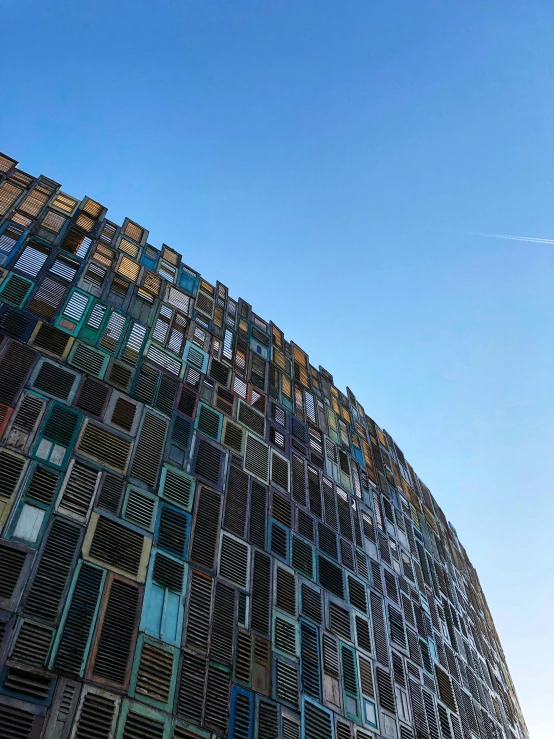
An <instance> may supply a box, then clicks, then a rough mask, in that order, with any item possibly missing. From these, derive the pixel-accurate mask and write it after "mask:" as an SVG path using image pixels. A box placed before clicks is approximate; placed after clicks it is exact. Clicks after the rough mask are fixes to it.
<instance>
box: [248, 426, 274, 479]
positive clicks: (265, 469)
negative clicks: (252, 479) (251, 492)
mask: <svg viewBox="0 0 554 739" xmlns="http://www.w3.org/2000/svg"><path fill="white" fill-rule="evenodd" d="M244 469H245V470H246V472H249V473H250V474H251V475H255V476H256V477H258V478H260V479H261V480H263V481H264V482H266V483H267V482H268V479H269V447H268V446H267V444H264V443H263V442H262V441H259V440H258V439H257V438H256V437H255V436H252V435H251V434H248V435H247V437H246V452H245V457H244Z"/></svg>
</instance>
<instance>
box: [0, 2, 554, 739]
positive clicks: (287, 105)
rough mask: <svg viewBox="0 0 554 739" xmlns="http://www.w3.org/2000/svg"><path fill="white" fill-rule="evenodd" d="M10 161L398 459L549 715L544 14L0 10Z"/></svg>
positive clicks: (337, 5) (548, 9)
mask: <svg viewBox="0 0 554 739" xmlns="http://www.w3.org/2000/svg"><path fill="white" fill-rule="evenodd" d="M1 14H2V27H3V33H2V62H1V66H0V70H1V71H0V98H1V108H0V111H1V112H0V149H1V150H3V151H5V152H6V153H7V154H9V155H11V156H13V157H15V158H16V159H18V160H19V161H20V162H21V167H22V169H24V170H26V171H29V172H30V173H32V174H35V175H38V174H40V173H43V174H45V175H47V176H49V177H51V178H53V179H55V180H57V181H58V182H61V183H62V184H63V188H64V189H65V190H66V191H67V192H69V193H71V194H72V195H76V196H79V197H80V196H82V195H85V194H86V195H90V196H91V197H93V198H96V199H98V200H100V201H101V202H102V203H103V204H105V205H107V206H108V207H109V216H110V217H111V218H112V219H114V220H116V221H117V222H121V221H122V219H123V218H124V217H125V216H129V217H130V218H133V219H135V220H137V221H138V222H139V223H141V224H143V225H144V226H145V227H146V228H148V229H150V241H151V243H152V244H154V245H156V246H159V245H160V244H161V243H162V241H164V242H165V243H167V244H169V245H170V246H172V247H174V248H176V249H178V250H179V251H180V252H181V253H182V254H183V255H184V260H185V262H186V263H188V264H190V265H191V266H192V267H194V268H196V269H198V270H200V271H201V272H202V274H203V275H204V276H205V277H206V278H207V279H208V280H210V281H214V280H216V279H219V280H221V281H222V282H223V283H224V284H226V285H227V286H228V287H229V290H230V294H231V295H232V296H233V297H235V298H238V297H239V296H241V297H244V298H245V299H246V300H248V302H250V303H251V304H252V305H253V306H254V309H255V310H256V311H257V312H258V313H259V314H260V315H261V316H263V317H264V318H266V319H268V320H269V319H272V320H274V321H275V323H277V325H278V326H279V327H280V328H282V329H283V330H284V331H285V334H286V335H287V337H288V338H289V339H293V340H294V341H296V342H297V343H298V344H300V345H301V346H302V347H303V348H304V349H305V350H306V351H307V352H308V353H309V355H310V359H311V361H312V362H313V363H314V364H315V365H319V364H321V365H323V366H324V367H326V368H327V369H328V370H329V371H330V372H332V374H333V375H334V377H335V381H336V383H337V384H338V385H339V387H341V388H342V389H344V388H345V387H346V385H349V386H350V387H351V388H352V390H353V391H354V393H355V394H356V396H357V397H358V399H359V400H360V401H361V402H362V404H363V405H364V406H365V408H366V411H367V412H368V413H369V414H370V415H371V416H372V417H373V418H374V419H375V420H376V421H377V423H379V424H380V425H381V426H383V427H385V428H386V429H387V430H388V431H389V433H391V434H392V436H393V437H394V438H395V440H396V442H397V443H398V444H399V446H400V447H401V448H402V449H403V451H404V453H405V454H406V456H407V457H408V459H409V461H410V462H411V463H412V465H413V466H414V468H415V469H416V471H417V472H418V474H419V475H420V477H421V478H422V479H423V480H424V481H425V482H426V483H427V485H428V486H429V487H430V488H431V490H432V492H433V494H434V495H435V497H436V499H437V500H438V502H439V503H440V504H441V505H442V507H443V509H444V511H445V513H446V516H447V517H448V518H449V519H450V520H451V521H452V522H453V524H454V526H455V527H456V529H457V531H458V534H459V536H460V538H461V540H462V542H463V543H464V545H465V547H466V549H467V551H468V553H469V556H470V558H471V559H472V561H473V564H474V565H475V567H476V568H477V571H478V573H479V575H480V579H481V583H482V585H483V588H484V590H485V594H486V596H487V598H488V602H489V606H490V608H491V611H492V614H493V617H494V619H495V622H496V626H497V628H498V631H499V634H500V638H501V640H502V643H503V646H504V650H505V653H506V655H507V659H508V663H509V667H510V669H511V672H512V677H513V679H514V681H515V684H516V688H517V690H518V693H519V697H520V700H521V703H522V707H523V712H524V715H525V717H526V720H527V723H528V726H529V730H530V733H531V737H532V739H552V736H553V729H552V718H551V716H552V705H553V704H554V646H553V627H552V623H553V621H552V613H553V610H554V582H553V580H554V578H553V568H554V554H553V550H554V542H553V537H552V522H553V514H554V503H553V497H554V482H553V480H554V461H553V453H552V449H553V446H554V432H553V415H554V414H553V411H554V401H553V394H552V385H553V376H554V349H553V342H552V319H553V317H554V293H553V278H554V246H553V245H549V244H539V243H529V242H517V241H504V240H500V239H488V238H484V237H478V236H471V235H469V232H485V233H488V232H490V233H505V234H519V235H526V236H537V237H545V238H554V210H553V202H554V174H553V173H554V144H553V133H552V132H553V130H554V6H553V5H552V2H551V0H544V1H541V0H525V1H522V0H492V1H491V2H486V3H485V2H483V0H479V1H475V0H465V2H457V3H449V2H447V3H439V2H425V1H422V0H420V1H418V2H413V0H388V2H375V1H374V2H372V1H371V0H363V1H362V0H358V1H356V0H352V1H347V2H344V1H341V0H252V1H251V2H246V0H244V1H243V0H227V2H223V1H219V0H196V1H195V2H190V1H188V0H158V1H157V2H153V1H152V0H150V1H148V2H147V1H145V0H111V1H110V2H107V0H95V2H90V3H86V2H85V3H83V2H69V1H68V0H67V1H66V2H62V1H61V0H53V1H52V2H50V3H44V2H35V1H33V2H31V1H28V0H3V2H2V3H1Z"/></svg>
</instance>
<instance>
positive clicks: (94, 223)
mask: <svg viewBox="0 0 554 739" xmlns="http://www.w3.org/2000/svg"><path fill="white" fill-rule="evenodd" d="M16 166H17V162H15V161H14V160H12V159H11V158H9V157H7V156H4V155H1V156H0V172H1V177H0V218H1V219H2V220H0V265H1V267H0V434H1V437H0V526H1V529H0V530H1V540H0V634H1V646H0V737H2V739H39V737H40V738H41V739H111V737H114V738H117V739H172V737H176V738H178V739H185V738H187V739H199V738H200V737H204V738H207V737H232V738H233V739H374V738H377V737H385V738H386V739H526V738H527V736H528V734H527V730H526V728H525V723H524V720H523V717H522V714H521V710H520V707H519V704H518V700H517V697H516V693H515V690H514V686H513V684H512V681H511V679H510V675H509V672H508V668H507V665H506V660H505V658H504V654H503V652H502V647H501V645H500V642H499V640H498V636H497V633H496V630H495V627H494V623H493V621H492V618H491V615H490V612H489V609H488V607H487V603H486V601H485V597H484V595H483V592H482V590H481V587H480V585H479V580H478V577H477V574H476V572H475V570H474V568H473V567H472V565H471V563H470V561H469V559H468V557H467V555H466V552H465V550H464V548H463V546H462V545H461V544H460V542H459V540H458V537H457V536H456V532H455V530H454V529H453V527H452V526H451V525H450V524H449V523H448V522H447V520H446V518H445V517H444V514H443V512H442V511H441V509H440V507H439V506H438V504H437V502H436V501H435V499H434V497H433V496H432V495H431V492H430V491H429V489H428V488H427V487H426V486H425V484H424V483H423V482H422V481H421V480H420V479H419V477H418V476H417V474H416V473H415V472H414V470H413V469H412V467H411V465H410V464H409V463H408V462H407V461H406V458H405V457H404V454H403V453H402V451H401V450H400V449H399V448H398V446H397V445H396V444H395V442H394V440H393V439H392V438H391V436H390V435H389V434H388V433H387V432H386V431H385V430H383V429H381V428H379V426H377V424H376V423H375V422H374V421H373V420H372V419H371V418H370V417H369V416H368V415H367V414H366V412H365V411H364V409H363V408H362V407H361V405H360V404H359V403H358V402H357V400H356V398H355V396H354V394H353V393H352V392H351V391H350V390H348V389H347V392H346V394H344V393H343V392H342V391H341V390H339V389H338V388H337V387H336V386H335V385H334V384H333V377H332V375H331V374H330V373H329V372H328V371H327V370H325V369H323V368H322V367H319V368H316V367H315V366H313V365H312V364H311V363H310V361H309V359H308V356H307V354H306V353H305V352H304V351H303V350H302V349H301V348H300V347H299V346H297V345H296V344H294V343H293V342H289V341H287V340H286V339H285V337H284V335H283V332H282V331H281V330H280V329H279V328H278V327H277V326H276V325H275V324H274V323H272V322H268V321H266V320H264V319H263V318H261V317H260V316H258V315H257V314H256V313H254V311H253V310H252V308H251V306H250V305H249V304H248V303H246V302H245V301H244V300H242V299H239V300H234V299H232V298H231V297H230V296H229V294H228V290H227V288H226V287H225V285H223V284H222V283H219V282H217V283H216V284H215V285H211V284H210V283H208V282H207V281H206V280H204V279H202V277H201V276H200V274H198V272H196V271H195V270H194V269H193V268H191V267H189V266H188V265H186V264H184V263H183V261H182V257H181V256H180V254H179V253H178V252H177V251H175V250H173V249H172V248H170V247H169V246H166V245H163V246H162V248H161V249H157V248H155V247H153V246H151V245H150V244H149V243H148V232H147V230H146V229H145V228H144V227H143V226H140V225H138V223H136V222H135V221H131V220H129V219H125V221H124V222H123V224H122V225H121V226H119V225H117V224H115V223H113V222H112V221H110V220H108V219H107V217H106V208H105V207H104V206H103V205H100V203H98V202H96V201H95V200H93V199H91V198H89V197H85V198H83V199H78V198H75V197H72V196H70V195H67V194H65V193H63V192H62V191H61V190H60V185H58V183H56V182H54V181H53V180H50V179H48V178H46V177H43V176H41V177H38V178H35V177H33V176H31V175H29V174H26V173H25V172H22V171H21V170H19V169H17V168H16Z"/></svg>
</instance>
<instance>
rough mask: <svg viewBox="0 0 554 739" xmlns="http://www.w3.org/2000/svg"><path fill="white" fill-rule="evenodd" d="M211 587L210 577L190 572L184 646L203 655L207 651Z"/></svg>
mask: <svg viewBox="0 0 554 739" xmlns="http://www.w3.org/2000/svg"><path fill="white" fill-rule="evenodd" d="M212 587H213V580H212V578H211V577H208V576H207V575H204V574H203V573H200V572H196V571H195V570H193V571H192V574H191V581H190V593H189V601H188V618H187V628H186V635H185V646H186V647H187V648H191V649H192V648H194V649H197V650H198V651H201V652H204V653H206V652H207V651H208V639H209V633H210V613H211V603H212Z"/></svg>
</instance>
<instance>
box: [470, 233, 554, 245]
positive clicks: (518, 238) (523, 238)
mask: <svg viewBox="0 0 554 739" xmlns="http://www.w3.org/2000/svg"><path fill="white" fill-rule="evenodd" d="M468 236H485V237H486V238H487V239H507V240H508V241H531V242H533V243H534V244H554V239H536V238H535V237H534V236H510V235H506V234H484V233H476V232H474V231H468Z"/></svg>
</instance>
